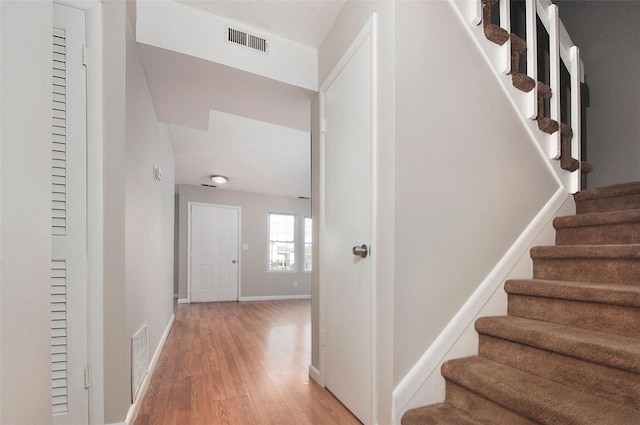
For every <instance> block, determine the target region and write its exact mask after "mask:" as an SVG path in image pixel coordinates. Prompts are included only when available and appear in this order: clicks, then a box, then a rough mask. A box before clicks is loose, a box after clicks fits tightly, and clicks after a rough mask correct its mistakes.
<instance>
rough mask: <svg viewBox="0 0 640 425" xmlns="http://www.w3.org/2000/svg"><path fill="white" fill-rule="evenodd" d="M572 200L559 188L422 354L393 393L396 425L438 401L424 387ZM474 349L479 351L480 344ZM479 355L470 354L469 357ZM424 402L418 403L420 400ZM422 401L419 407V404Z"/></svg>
mask: <svg viewBox="0 0 640 425" xmlns="http://www.w3.org/2000/svg"><path fill="white" fill-rule="evenodd" d="M569 199H570V197H569V195H568V194H567V192H566V189H565V188H564V187H562V186H561V187H559V188H558V190H557V191H556V193H555V194H554V195H553V196H552V197H551V198H550V199H549V201H547V203H546V204H545V205H544V207H543V208H542V209H541V210H540V212H538V214H537V215H536V216H535V217H534V219H533V220H532V221H531V223H529V225H528V226H527V228H526V229H525V230H524V231H523V232H522V234H521V235H520V236H519V237H518V239H517V240H516V241H515V242H514V244H513V245H512V246H511V248H510V249H509V250H508V251H507V253H506V254H505V256H504V257H503V258H502V259H501V260H500V261H499V262H498V264H497V265H496V266H495V267H494V268H493V270H492V271H491V273H489V275H488V276H487V277H486V278H485V279H484V280H483V281H482V283H481V284H480V285H479V286H478V289H476V291H475V292H474V293H473V295H472V296H471V297H470V298H469V299H468V300H467V302H466V303H465V304H464V305H463V307H462V308H461V309H460V310H459V311H458V313H457V314H456V315H455V316H454V318H453V319H452V320H451V322H449V324H448V325H447V326H446V327H445V328H444V330H443V331H442V332H441V333H440V335H439V336H438V337H437V338H436V339H435V341H434V342H433V343H432V344H431V346H430V347H429V349H428V350H427V351H426V352H425V353H424V354H423V355H422V357H421V358H420V360H418V362H417V363H416V364H415V365H414V366H413V368H412V369H411V370H410V371H409V373H407V375H406V376H405V377H404V378H403V379H402V381H400V383H399V384H398V385H397V386H396V388H395V389H394V390H393V407H392V409H393V423H394V424H399V423H400V419H401V418H402V415H403V414H404V412H406V411H407V410H408V409H410V408H412V407H418V406H420V405H424V404H429V403H433V402H437V401H438V400H429V401H428V402H425V400H424V398H425V396H424V394H422V391H421V390H422V387H423V385H424V383H425V382H426V381H427V380H428V379H430V377H431V376H432V375H433V374H434V373H435V374H437V375H439V371H440V369H439V367H440V366H441V365H442V363H443V362H444V361H445V360H447V359H448V356H449V353H451V352H452V351H455V350H454V348H455V347H456V344H457V343H458V342H459V341H460V340H461V337H462V336H463V335H464V333H465V331H466V330H467V329H468V328H469V326H471V327H473V323H474V322H475V320H476V319H477V318H478V316H479V314H480V313H481V311H482V309H483V308H484V307H485V305H487V303H488V302H489V301H490V300H491V298H492V296H493V295H494V294H495V293H496V290H498V289H499V288H500V286H501V285H502V284H503V283H504V281H505V280H506V279H507V278H508V276H509V273H510V272H511V271H512V270H513V269H514V267H515V266H516V264H517V263H518V261H519V260H520V258H521V257H522V256H523V255H526V254H527V252H528V251H529V249H530V248H531V246H532V245H533V244H534V242H535V241H536V238H537V237H538V236H539V235H540V234H541V233H542V232H543V231H544V230H545V228H547V226H550V225H551V222H552V220H553V218H554V217H555V216H557V215H558V213H559V211H560V210H561V209H562V208H563V206H564V205H565V203H566V202H567V200H569ZM473 350H477V344H476V345H475V346H474V348H473ZM474 354H477V353H475V352H473V353H472V352H469V353H468V354H467V355H474ZM462 355H464V354H461V353H460V350H458V351H456V356H462ZM439 392H441V394H439V396H440V397H439V398H440V400H439V401H442V400H444V380H443V381H442V388H440V391H439ZM418 398H419V399H420V400H417V399H418ZM416 402H418V403H417V404H416V405H415V406H414V405H413V404H415V403H416Z"/></svg>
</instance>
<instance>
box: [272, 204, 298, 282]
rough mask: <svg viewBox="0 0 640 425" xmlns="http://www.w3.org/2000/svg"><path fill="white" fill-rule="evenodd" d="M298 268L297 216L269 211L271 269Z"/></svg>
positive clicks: (285, 269)
mask: <svg viewBox="0 0 640 425" xmlns="http://www.w3.org/2000/svg"><path fill="white" fill-rule="evenodd" d="M295 269H296V216H295V215H294V214H277V213H269V270H274V271H287V270H295Z"/></svg>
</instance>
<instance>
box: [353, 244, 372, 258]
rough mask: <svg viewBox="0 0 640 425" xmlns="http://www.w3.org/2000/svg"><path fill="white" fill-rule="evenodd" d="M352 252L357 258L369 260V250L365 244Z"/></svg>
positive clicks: (356, 247) (354, 248) (355, 247)
mask: <svg viewBox="0 0 640 425" xmlns="http://www.w3.org/2000/svg"><path fill="white" fill-rule="evenodd" d="M351 252H353V255H355V256H357V257H362V258H367V255H369V248H367V246H366V245H364V244H363V245H360V246H354V247H353V249H352V250H351Z"/></svg>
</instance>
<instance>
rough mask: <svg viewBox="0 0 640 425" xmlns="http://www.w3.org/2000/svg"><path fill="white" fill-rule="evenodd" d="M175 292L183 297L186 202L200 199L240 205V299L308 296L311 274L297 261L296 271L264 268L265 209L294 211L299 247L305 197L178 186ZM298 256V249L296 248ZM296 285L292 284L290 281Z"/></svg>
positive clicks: (306, 207)
mask: <svg viewBox="0 0 640 425" xmlns="http://www.w3.org/2000/svg"><path fill="white" fill-rule="evenodd" d="M177 193H178V198H179V214H178V215H179V217H178V220H179V232H178V234H179V235H178V238H179V240H178V246H179V249H178V252H177V253H176V255H178V264H179V265H178V267H179V273H178V279H179V280H178V294H179V298H181V299H185V298H187V297H188V296H187V220H188V209H187V204H188V202H203V203H209V204H218V205H230V206H237V207H241V210H242V215H241V217H240V222H241V224H240V226H241V241H240V246H241V247H242V245H243V244H246V245H248V247H249V249H248V250H242V249H241V251H240V260H239V263H240V278H241V293H240V297H241V298H252V297H287V296H291V297H299V296H309V295H311V273H310V272H304V271H302V262H301V261H298V270H297V271H296V272H269V271H267V267H268V238H269V236H268V224H269V221H268V218H269V217H268V214H269V212H278V213H296V214H298V244H299V247H300V248H301V247H302V245H301V244H302V242H303V236H304V233H302V232H303V230H304V228H303V220H302V219H303V217H304V216H311V205H310V202H309V200H305V199H297V198H283V197H277V196H266V195H260V194H253V193H246V192H236V191H230V190H224V189H213V188H207V187H200V186H190V185H178V186H177ZM298 252H299V254H298V256H299V258H301V257H300V255H301V254H302V251H301V250H300V249H299V250H298ZM295 281H297V282H298V286H297V287H295V286H294V282H295Z"/></svg>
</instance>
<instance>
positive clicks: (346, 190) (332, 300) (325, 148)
mask: <svg viewBox="0 0 640 425" xmlns="http://www.w3.org/2000/svg"><path fill="white" fill-rule="evenodd" d="M375 28H376V26H375V15H374V16H373V18H372V19H371V20H370V22H369V23H368V24H367V25H366V27H365V28H364V29H363V30H362V31H361V33H360V34H359V35H358V37H357V38H356V39H355V40H354V42H353V43H352V45H351V47H350V48H349V50H348V51H347V53H346V54H345V55H344V57H343V58H342V59H341V61H340V62H339V63H338V65H337V66H336V68H335V69H334V70H333V72H332V74H331V76H330V77H329V78H328V79H327V81H326V82H325V84H324V85H323V86H322V89H321V94H320V96H321V98H320V99H321V101H320V109H321V120H322V121H323V123H322V125H321V128H323V130H324V131H323V134H322V135H323V137H322V138H321V139H322V147H321V158H322V159H321V163H322V164H323V166H322V169H321V185H322V187H321V194H322V195H321V196H323V200H324V203H323V205H322V212H323V219H322V224H321V226H322V228H321V236H320V238H321V242H320V243H321V246H322V251H321V252H320V256H321V258H320V262H321V266H320V267H321V276H322V277H321V285H322V288H323V289H322V290H323V293H324V297H323V300H324V303H323V304H324V306H321V309H324V333H325V335H324V336H323V339H324V338H326V344H325V346H324V361H323V362H322V363H323V368H324V383H325V386H326V387H327V389H329V390H330V391H331V392H332V393H333V394H334V395H335V396H336V397H337V398H338V399H339V400H340V401H341V402H342V403H343V404H344V405H345V406H346V407H347V408H348V409H349V410H351V412H352V413H353V414H354V415H355V416H356V417H358V419H360V420H361V421H362V422H363V423H364V424H365V425H369V424H372V423H374V418H375V398H374V394H375V384H374V382H375V369H374V365H375V359H374V358H375V353H374V344H373V334H374V333H373V329H374V323H375V320H374V318H375V317H374V294H375V270H374V264H375V263H374V261H373V260H374V259H375V255H376V252H375V246H372V242H373V241H374V240H375V235H374V214H373V205H374V203H373V193H374V192H373V189H374V188H373V182H374V179H373V172H374V170H375V167H374V160H375V158H374V146H375V134H376V116H377V113H376V105H375V88H376V81H375V51H376V49H375V40H376V38H375Z"/></svg>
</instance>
